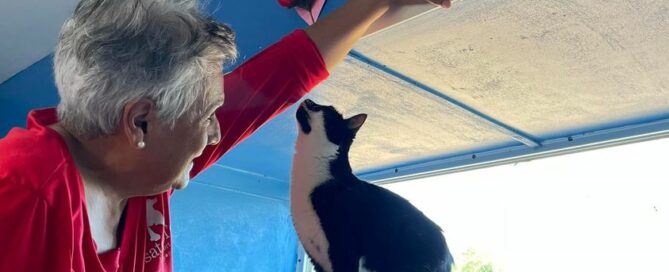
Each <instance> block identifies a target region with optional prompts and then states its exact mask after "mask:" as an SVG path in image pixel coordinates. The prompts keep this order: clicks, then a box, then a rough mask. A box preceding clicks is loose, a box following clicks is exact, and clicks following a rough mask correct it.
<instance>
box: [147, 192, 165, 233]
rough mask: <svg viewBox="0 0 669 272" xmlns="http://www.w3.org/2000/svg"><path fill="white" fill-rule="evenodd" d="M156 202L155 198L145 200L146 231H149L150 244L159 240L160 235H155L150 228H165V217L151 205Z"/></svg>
mask: <svg viewBox="0 0 669 272" xmlns="http://www.w3.org/2000/svg"><path fill="white" fill-rule="evenodd" d="M156 201H157V200H156V199H155V198H149V199H147V200H146V229H147V230H148V231H149V240H151V241H152V242H155V241H158V240H160V234H158V233H155V232H154V231H153V230H152V229H151V226H162V227H165V217H164V216H163V214H162V213H161V212H160V211H159V210H156V209H155V208H154V207H153V204H156Z"/></svg>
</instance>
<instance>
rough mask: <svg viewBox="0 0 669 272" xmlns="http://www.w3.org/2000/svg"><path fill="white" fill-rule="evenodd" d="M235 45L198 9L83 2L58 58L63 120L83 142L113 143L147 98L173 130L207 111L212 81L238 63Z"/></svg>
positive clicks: (165, 3)
mask: <svg viewBox="0 0 669 272" xmlns="http://www.w3.org/2000/svg"><path fill="white" fill-rule="evenodd" d="M234 38H235V37H234V33H233V32H232V30H231V29H230V28H229V27H228V26H226V25H224V24H220V23H217V22H216V21H214V20H212V19H211V18H209V17H206V16H204V15H203V14H201V13H200V11H199V9H198V7H197V3H196V2H195V1H188V0H186V1H183V0H182V1H180V2H178V1H175V0H171V1H170V0H81V2H80V3H79V5H78V6H77V8H76V10H75V12H74V15H73V16H72V18H70V19H68V20H67V21H66V22H65V24H64V25H63V27H62V29H61V33H60V37H59V41H58V47H57V49H56V52H55V56H54V72H55V78H56V85H57V86H58V94H59V95H60V103H59V104H58V117H59V119H60V121H61V122H62V124H63V125H64V126H65V127H66V128H68V129H69V130H71V132H72V133H73V134H75V135H77V136H79V137H84V138H89V139H90V138H95V137H98V136H103V135H110V134H112V133H114V132H115V131H116V129H117V128H118V125H119V121H120V117H121V113H122V111H123V108H124V106H125V105H126V104H127V103H128V102H131V101H133V100H135V99H138V98H147V99H150V100H151V101H153V102H154V103H155V105H156V111H157V114H158V116H159V118H160V119H161V121H163V122H165V123H166V124H169V125H170V126H171V127H173V126H174V123H175V122H176V120H177V119H178V118H180V117H182V116H184V115H185V113H187V112H194V109H197V110H200V109H201V106H203V105H202V104H203V103H204V101H203V100H204V97H206V96H207V94H206V93H207V91H208V89H211V88H210V87H211V84H212V77H213V76H214V75H218V74H220V73H221V69H222V64H223V62H225V61H232V60H234V58H235V57H236V55H237V51H236V47H235V43H234ZM220 82H221V81H220V77H219V80H218V81H216V84H220ZM193 115H194V114H193Z"/></svg>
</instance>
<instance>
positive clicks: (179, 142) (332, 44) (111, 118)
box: [0, 0, 448, 271]
mask: <svg viewBox="0 0 669 272" xmlns="http://www.w3.org/2000/svg"><path fill="white" fill-rule="evenodd" d="M420 1H427V0H420ZM420 1H417V0H413V1H401V0H351V1H349V2H348V3H347V4H345V5H344V6H343V7H341V8H340V9H339V10H337V11H335V12H334V13H332V14H331V15H329V16H328V17H326V18H324V19H323V20H321V21H319V22H318V23H316V24H314V25H313V26H311V27H309V28H307V29H306V30H304V31H303V30H297V31H295V32H293V33H291V34H289V35H288V36H286V37H285V38H283V39H282V40H281V41H279V42H278V43H276V44H274V45H273V46H271V47H269V48H267V49H266V50H265V51H263V52H262V53H260V54H259V55H257V56H255V57H254V58H252V59H251V60H249V61H248V62H246V63H245V64H243V65H242V66H240V67H239V68H238V69H236V70H235V71H233V72H232V73H230V74H227V75H225V76H223V77H222V76H221V74H220V71H221V68H222V65H223V63H225V62H226V61H231V60H232V59H234V57H235V54H236V51H235V44H234V35H233V33H232V31H231V30H230V29H229V28H228V27H227V26H225V25H223V24H220V23H217V22H215V21H212V20H211V19H209V18H207V17H205V16H203V15H202V14H201V13H199V12H198V11H197V9H196V8H194V4H193V3H192V2H191V1H182V2H181V3H179V2H174V1H159V0H134V1H121V0H116V1H102V0H82V2H80V3H79V5H78V6H77V8H76V10H75V13H74V15H73V17H72V18H71V19H69V20H68V21H67V22H66V23H65V24H64V26H63V28H62V31H61V34H60V38H59V42H58V47H57V49H56V52H55V58H54V70H55V76H56V83H57V86H58V92H59V95H60V103H59V104H58V108H57V110H56V109H44V110H35V111H32V112H31V113H30V114H29V116H28V127H27V129H19V128H15V129H13V130H11V131H10V132H9V134H8V135H7V136H6V137H5V138H3V139H2V140H0V150H2V153H0V199H1V201H0V203H2V204H1V205H0V235H1V236H0V237H1V239H0V240H1V241H2V243H1V244H0V271H170V270H171V262H172V261H171V255H172V254H171V246H170V245H171V240H170V230H169V226H170V223H169V206H168V199H169V197H170V195H171V194H172V192H173V189H181V188H184V187H185V186H186V185H187V184H188V180H189V178H190V177H193V176H195V175H197V174H198V173H200V172H201V171H203V170H204V169H206V168H207V167H208V166H210V165H211V164H213V163H214V162H215V161H216V160H218V159H219V158H220V157H221V156H222V155H223V154H225V153H226V152H227V151H228V150H230V149H231V148H232V147H234V146H235V145H236V144H238V143H239V142H241V141H242V140H244V139H245V138H246V137H248V136H249V135H250V134H251V133H253V132H254V131H255V130H256V129H257V128H258V127H260V126H261V125H262V124H263V123H265V122H267V121H268V120H269V119H271V118H272V117H274V116H276V115H277V114H279V113H280V112H282V111H283V110H285V109H286V108H287V107H289V106H290V105H291V104H293V103H295V102H296V101H298V100H299V99H300V98H301V97H302V96H304V95H305V94H306V93H308V92H309V91H310V90H311V89H312V88H313V87H314V86H315V85H316V84H318V83H319V82H321V81H322V80H323V79H325V78H326V77H327V76H328V72H327V71H328V70H329V69H331V68H332V67H334V66H335V65H336V64H337V63H338V62H340V61H341V60H342V59H343V58H344V56H345V55H346V54H347V52H348V51H349V50H350V49H351V47H352V45H353V43H354V42H355V41H356V40H358V39H359V38H360V37H361V36H362V35H363V34H364V33H365V31H366V30H367V28H368V27H369V26H370V25H371V24H372V23H373V22H374V21H375V20H376V19H378V18H379V17H380V16H382V15H383V14H384V12H386V11H387V10H388V9H389V7H392V6H393V5H395V6H399V5H405V4H411V3H412V2H413V3H416V2H420ZM446 1H448V0H446ZM433 2H436V1H433ZM443 4H444V6H446V5H447V4H448V2H446V3H443ZM156 220H157V221H159V222H157V223H160V224H161V225H162V226H164V227H163V228H162V229H160V230H157V229H152V230H151V231H149V232H147V230H146V226H147V224H153V223H156V222H154V221H156ZM156 248H159V249H160V250H156ZM151 250H153V251H151ZM151 252H154V253H156V254H152V253H151Z"/></svg>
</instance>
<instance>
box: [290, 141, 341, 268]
mask: <svg viewBox="0 0 669 272" xmlns="http://www.w3.org/2000/svg"><path fill="white" fill-rule="evenodd" d="M328 163H329V162H327V161H324V160H318V159H314V158H313V157H312V158H309V157H304V156H299V155H297V154H296V156H295V158H294V160H293V173H292V180H291V186H290V209H291V215H292V218H293V225H294V226H295V230H296V231H297V234H298V237H299V239H300V242H301V243H302V245H303V246H304V249H305V250H306V251H307V252H308V253H309V255H310V256H311V257H312V258H313V259H314V260H315V261H316V262H317V263H319V264H320V265H321V267H322V268H323V269H324V270H325V271H332V262H331V261H330V256H329V255H328V250H329V242H328V240H327V237H326V236H325V232H324V231H323V228H322V226H321V222H320V219H319V218H318V215H317V214H316V210H315V209H314V207H313V203H312V202H311V197H310V195H311V193H312V192H313V190H314V188H315V187H316V186H318V185H319V184H321V183H322V182H324V181H326V180H328V179H329V178H330V173H329V169H328V168H329V167H328Z"/></svg>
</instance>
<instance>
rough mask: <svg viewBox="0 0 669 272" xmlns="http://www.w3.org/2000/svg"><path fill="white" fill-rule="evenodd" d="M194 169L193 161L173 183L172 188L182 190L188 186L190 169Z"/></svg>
mask: <svg viewBox="0 0 669 272" xmlns="http://www.w3.org/2000/svg"><path fill="white" fill-rule="evenodd" d="M191 169H193V163H192V162H191V163H190V164H189V165H188V166H187V167H186V169H185V170H184V171H183V173H181V176H180V177H179V178H178V179H177V180H176V181H174V183H172V189H174V190H181V189H183V188H186V186H188V183H190V170H191Z"/></svg>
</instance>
